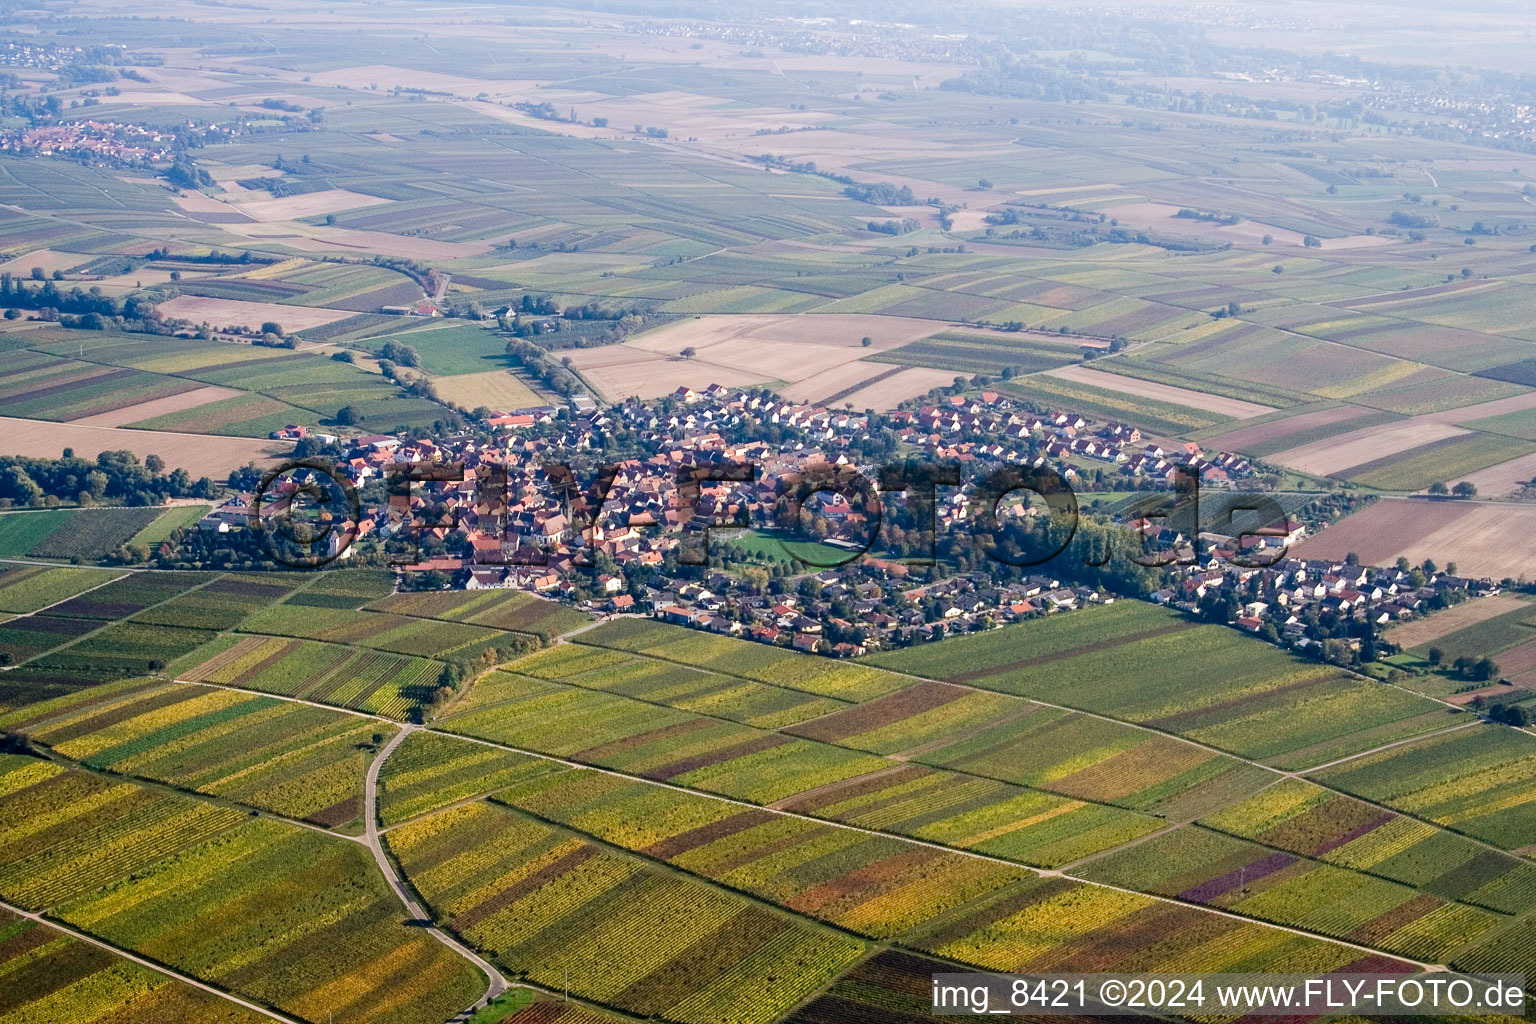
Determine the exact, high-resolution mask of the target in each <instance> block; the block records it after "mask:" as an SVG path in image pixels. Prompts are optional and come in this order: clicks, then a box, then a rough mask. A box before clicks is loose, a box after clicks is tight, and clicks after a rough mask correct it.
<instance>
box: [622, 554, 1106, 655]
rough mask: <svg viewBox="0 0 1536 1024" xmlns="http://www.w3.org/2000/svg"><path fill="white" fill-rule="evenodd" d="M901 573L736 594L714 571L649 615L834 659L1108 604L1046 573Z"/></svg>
mask: <svg viewBox="0 0 1536 1024" xmlns="http://www.w3.org/2000/svg"><path fill="white" fill-rule="evenodd" d="M906 575H907V569H906V566H904V565H901V564H899V563H895V562H887V561H884V560H882V559H870V560H867V561H864V562H859V563H853V564H850V565H846V566H843V567H840V568H837V569H828V570H823V571H821V572H818V573H814V574H812V575H809V576H806V577H804V581H805V583H804V584H802V586H801V587H799V588H798V589H797V590H795V591H793V592H791V591H789V590H787V589H784V590H781V591H780V592H778V593H775V592H772V590H770V592H769V593H766V594H740V593H737V592H735V591H737V590H739V587H738V586H737V585H736V583H735V581H734V580H733V579H732V578H731V577H730V576H728V575H726V574H725V573H716V574H714V575H712V576H711V577H710V578H709V579H708V580H706V581H704V582H702V583H679V584H675V585H674V586H672V587H671V588H669V589H667V590H665V591H657V592H653V593H652V594H650V595H648V597H649V598H650V604H651V606H652V608H653V614H655V616H656V617H658V618H660V619H662V620H664V621H666V622H670V623H673V624H675V625H680V626H691V627H693V628H695V629H702V630H706V631H708V632H711V633H720V634H723V635H726V636H736V637H741V638H743V639H747V640H756V641H758V642H760V643H766V644H774V645H778V646H789V647H792V648H793V649H795V650H797V651H803V652H806V653H809V654H828V655H832V656H834V657H840V658H852V657H857V656H859V655H861V654H866V653H868V652H870V651H875V650H880V649H882V648H884V647H891V646H901V645H906V644H913V643H920V642H924V641H928V640H937V639H940V638H942V637H945V636H950V635H952V634H956V633H967V632H972V631H974V630H978V629H991V628H993V627H994V626H998V625H1003V624H1005V623H1009V622H1017V621H1020V620H1023V619H1028V618H1034V617H1036V616H1039V615H1044V614H1047V613H1049V612H1055V611H1069V610H1072V609H1074V608H1079V607H1082V606H1085V605H1088V604H1097V603H1100V602H1103V603H1113V602H1114V597H1112V596H1109V595H1106V594H1104V593H1103V592H1101V591H1096V590H1093V589H1091V588H1088V587H1063V586H1062V585H1061V581H1060V580H1057V579H1054V578H1051V577H1047V576H1031V577H1029V578H1027V579H1025V580H1023V581H1020V582H1014V583H1003V584H999V583H996V582H994V581H993V580H992V578H991V577H990V576H989V575H988V574H987V573H985V572H975V573H966V574H964V575H960V576H954V577H950V578H948V579H945V580H941V581H938V582H936V583H930V584H926V585H921V586H912V585H910V584H908V583H907V582H906ZM806 584H808V585H806Z"/></svg>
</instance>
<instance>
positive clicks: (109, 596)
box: [50, 572, 218, 620]
mask: <svg viewBox="0 0 1536 1024" xmlns="http://www.w3.org/2000/svg"><path fill="white" fill-rule="evenodd" d="M216 579H218V577H217V576H215V575H214V574H213V573H200V572H135V573H129V574H128V575H127V576H124V577H122V578H121V579H117V580H113V581H112V582H111V583H108V584H107V585H106V586H104V587H98V588H96V589H95V590H92V591H90V592H89V593H85V594H81V595H80V596H79V597H76V598H73V599H71V600H68V601H65V602H64V603H63V604H60V605H57V606H55V607H54V608H52V609H50V611H52V612H53V613H55V614H58V615H62V616H65V617H67V618H76V619H100V620H109V619H126V618H128V617H130V616H133V615H136V614H138V613H139V612H142V611H144V610H146V609H148V608H152V607H154V606H155V605H157V604H160V603H162V602H165V601H169V600H171V599H172V598H174V597H178V596H180V595H181V594H184V593H189V592H191V591H194V590H196V589H197V588H199V587H202V586H205V585H207V584H209V583H212V582H213V581H214V580H216Z"/></svg>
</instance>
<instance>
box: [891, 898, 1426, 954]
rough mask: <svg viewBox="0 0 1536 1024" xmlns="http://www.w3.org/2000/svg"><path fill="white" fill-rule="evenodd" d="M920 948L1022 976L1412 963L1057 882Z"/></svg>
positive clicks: (987, 908)
mask: <svg viewBox="0 0 1536 1024" xmlns="http://www.w3.org/2000/svg"><path fill="white" fill-rule="evenodd" d="M913 944H914V945H915V946H917V947H918V948H920V949H922V950H925V951H927V952H931V953H934V954H937V955H939V956H943V957H947V958H949V959H951V960H959V961H962V962H964V963H969V964H974V965H975V966H977V967H981V968H984V969H987V970H995V971H1006V972H1016V973H1026V972H1029V973H1049V972H1067V971H1088V972H1095V971H1104V972H1111V973H1136V972H1149V973H1177V972H1180V971H1211V972H1222V971H1231V972H1239V971H1277V972H1287V971H1294V972H1298V973H1301V972H1317V971H1337V970H1344V969H1348V970H1351V971H1359V972H1372V971H1374V972H1377V973H1393V972H1396V971H1402V970H1406V969H1407V965H1406V964H1403V963H1402V962H1401V961H1393V960H1389V959H1388V958H1386V957H1380V956H1370V955H1368V954H1362V953H1361V952H1360V951H1359V950H1353V949H1348V948H1346V947H1343V946H1338V945H1334V944H1332V943H1328V942H1325V941H1323V940H1320V939H1313V938H1308V937H1306V936H1303V935H1296V934H1293V933H1290V932H1285V931H1281V930H1279V929H1275V928H1266V927H1264V926H1262V925H1257V924H1251V923H1249V922H1246V921H1241V920H1236V919H1234V918H1229V917H1219V916H1216V915H1214V914H1207V913H1205V912H1203V911H1201V910H1199V909H1198V908H1195V907H1189V906H1183V905H1180V904H1177V903H1167V902H1161V901H1158V900H1155V899H1153V898H1152V897H1150V896H1143V895H1140V894H1137V893H1128V892H1119V891H1116V890H1113V889H1103V888H1099V887H1095V886H1089V885H1083V884H1081V883H1078V882H1072V881H1068V880H1066V879H1059V878H1042V879H1038V880H1037V881H1034V882H1032V883H1026V884H1025V885H1023V886H1020V887H1016V888H1013V889H1009V890H1007V891H1005V892H1002V893H999V894H998V895H996V896H994V897H990V898H986V899H983V900H981V901H980V903H979V905H978V906H977V907H976V908H975V909H973V910H970V911H967V912H966V913H962V914H959V915H957V916H955V917H954V918H952V919H951V920H949V921H947V922H946V923H944V924H943V925H942V926H940V927H939V928H937V929H936V930H934V931H933V932H932V933H930V934H928V935H926V936H924V937H923V938H921V939H919V940H917V941H916V942H915V943H913Z"/></svg>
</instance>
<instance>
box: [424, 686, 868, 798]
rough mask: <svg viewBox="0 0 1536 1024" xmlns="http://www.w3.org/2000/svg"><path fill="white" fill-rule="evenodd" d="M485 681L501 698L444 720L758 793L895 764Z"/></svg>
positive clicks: (687, 716) (667, 711) (741, 794)
mask: <svg viewBox="0 0 1536 1024" xmlns="http://www.w3.org/2000/svg"><path fill="white" fill-rule="evenodd" d="M482 687H484V688H486V689H487V690H488V691H489V692H492V693H494V694H495V703H492V704H490V705H488V706H482V707H474V706H471V707H469V708H468V709H467V710H465V711H463V712H461V713H458V714H450V715H449V716H448V717H446V718H445V719H442V720H441V721H440V727H441V728H442V729H444V730H446V731H448V732H452V733H457V734H460V735H464V736H473V737H477V738H480V739H486V740H492V741H494V742H497V743H504V744H506V745H508V746H511V747H516V748H519V749H522V750H527V751H532V752H534V753H538V754H545V755H549V756H553V757H561V758H568V759H570V760H572V761H578V762H581V763H584V764H592V765H599V766H602V767H608V768H616V769H618V770H620V771H624V772H628V773H631V774H635V775H640V776H643V777H645V778H648V779H655V780H657V781H667V782H673V783H676V784H678V785H682V786H688V787H691V788H696V789H701V790H704V791H706V792H710V793H718V794H720V795H722V796H729V797H734V798H736V799H739V800H748V801H751V802H754V803H768V802H770V801H773V800H780V799H784V798H786V797H790V796H793V795H794V794H796V793H800V792H803V791H805V790H808V789H812V788H814V787H817V786H822V785H826V784H829V783H833V782H839V781H842V780H844V779H849V778H853V777H855V776H859V775H864V774H867V773H869V772H874V771H878V770H879V769H881V768H884V767H887V764H886V762H885V761H883V760H881V759H880V758H876V757H871V756H868V755H863V754H859V753H857V752H855V751H851V750H844V749H841V748H838V747H831V746H827V745H824V744H818V743H811V742H809V741H807V740H801V739H796V738H794V737H792V736H786V735H783V734H781V733H775V732H768V731H766V730H762V729H753V728H751V727H750V726H746V725H741V724H738V723H736V722H731V721H727V720H725V719H723V718H709V717H706V716H704V715H700V714H695V713H691V712H687V711H681V710H678V709H675V708H667V707H662V706H659V705H656V704H648V703H645V702H642V701H638V700H633V699H631V698H628V697H620V696H617V695H614V694H609V693H601V692H598V691H594V690H583V689H578V688H575V687H570V686H563V685H561V684H559V683H553V682H547V681H544V680H539V679H533V678H531V677H525V676H519V675H515V674H513V673H511V672H503V671H498V672H495V673H492V674H491V675H490V676H488V677H485V678H483V679H481V680H480V681H479V682H477V683H476V689H477V690H479V689H481V688H482ZM451 710H452V709H450V711H451Z"/></svg>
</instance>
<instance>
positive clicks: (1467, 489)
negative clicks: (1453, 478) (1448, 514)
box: [1451, 480, 1477, 498]
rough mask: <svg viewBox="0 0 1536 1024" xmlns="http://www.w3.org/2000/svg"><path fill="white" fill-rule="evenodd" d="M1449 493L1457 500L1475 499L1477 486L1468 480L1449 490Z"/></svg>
mask: <svg viewBox="0 0 1536 1024" xmlns="http://www.w3.org/2000/svg"><path fill="white" fill-rule="evenodd" d="M1451 493H1452V494H1454V495H1456V497H1458V498H1475V497H1477V484H1475V483H1473V482H1472V481H1470V480H1463V481H1462V482H1461V483H1459V484H1457V485H1456V486H1455V487H1452V488H1451Z"/></svg>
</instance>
